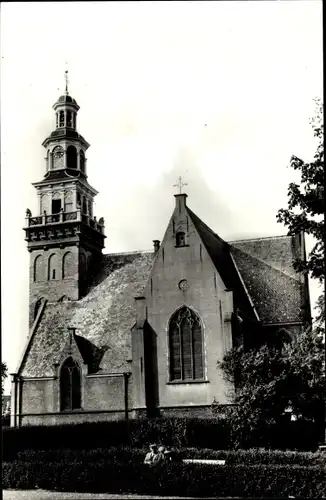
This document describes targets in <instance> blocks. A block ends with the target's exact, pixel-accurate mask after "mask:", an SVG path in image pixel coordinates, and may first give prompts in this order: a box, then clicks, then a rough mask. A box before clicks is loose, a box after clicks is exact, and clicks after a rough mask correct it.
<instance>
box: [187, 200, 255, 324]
mask: <svg viewBox="0 0 326 500" xmlns="http://www.w3.org/2000/svg"><path fill="white" fill-rule="evenodd" d="M187 211H188V214H189V216H190V218H191V220H192V222H193V223H194V225H195V228H196V230H197V232H198V234H199V236H200V238H201V240H202V242H203V244H204V245H205V247H206V250H207V252H208V253H209V255H210V257H211V259H212V261H213V263H214V265H215V267H216V269H217V271H218V272H219V274H220V276H221V278H222V280H223V282H224V284H225V286H226V287H227V288H228V289H232V290H233V292H234V297H235V301H236V302H237V304H238V306H239V307H240V308H241V311H242V313H244V314H245V315H246V316H247V317H248V318H250V319H252V320H253V321H256V320H257V318H256V316H255V313H254V311H253V308H252V305H251V303H250V298H249V297H248V295H247V292H246V290H245V288H244V286H243V284H242V282H241V278H240V276H239V274H238V271H237V269H236V267H235V265H234V263H233V261H232V258H231V255H230V250H229V245H228V243H227V242H225V241H224V240H222V238H220V237H219V236H218V235H217V234H216V233H214V232H213V231H212V230H211V229H210V228H209V227H208V226H207V225H206V224H205V223H204V222H203V221H202V220H201V219H199V217H197V215H196V214H194V212H192V211H191V210H190V208H188V207H187Z"/></svg>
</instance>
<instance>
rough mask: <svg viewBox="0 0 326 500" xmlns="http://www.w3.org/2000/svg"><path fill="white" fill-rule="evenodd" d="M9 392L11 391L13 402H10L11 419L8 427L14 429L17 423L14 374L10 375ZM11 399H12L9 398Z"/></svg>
mask: <svg viewBox="0 0 326 500" xmlns="http://www.w3.org/2000/svg"><path fill="white" fill-rule="evenodd" d="M11 376H12V379H11V390H12V391H13V394H12V396H13V401H11V403H14V404H11V418H10V427H16V423H17V376H16V373H11ZM11 399H12V398H11Z"/></svg>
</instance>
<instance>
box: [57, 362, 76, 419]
mask: <svg viewBox="0 0 326 500" xmlns="http://www.w3.org/2000/svg"><path fill="white" fill-rule="evenodd" d="M80 408H81V377H80V369H79V366H78V365H77V363H75V361H74V360H73V359H72V358H71V357H69V358H68V359H67V360H66V361H65V362H64V364H63V365H62V368H61V373H60V409H61V411H65V410H66V411H67V410H70V411H71V410H77V409H80Z"/></svg>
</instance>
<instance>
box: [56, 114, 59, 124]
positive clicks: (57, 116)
mask: <svg viewBox="0 0 326 500" xmlns="http://www.w3.org/2000/svg"><path fill="white" fill-rule="evenodd" d="M55 126H56V128H58V127H59V113H56V114H55Z"/></svg>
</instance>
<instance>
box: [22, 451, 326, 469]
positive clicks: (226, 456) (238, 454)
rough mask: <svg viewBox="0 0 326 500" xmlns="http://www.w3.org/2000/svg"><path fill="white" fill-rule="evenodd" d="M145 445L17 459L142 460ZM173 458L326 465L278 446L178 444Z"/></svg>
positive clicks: (323, 459)
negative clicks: (226, 447)
mask: <svg viewBox="0 0 326 500" xmlns="http://www.w3.org/2000/svg"><path fill="white" fill-rule="evenodd" d="M147 451H148V449H146V448H143V449H139V448H132V447H119V448H115V447H113V448H97V449H94V450H69V449H66V448H64V449H61V450H24V451H21V452H19V453H18V460H20V461H23V462H40V461H43V462H44V463H46V462H60V461H61V460H65V461H83V462H85V463H87V462H94V461H97V460H106V461H110V462H112V461H113V462H115V461H119V462H121V463H124V462H125V461H130V460H133V461H134V462H135V463H139V464H141V463H142V462H143V460H144V457H145V454H146V453H147ZM173 452H174V453H173V454H174V457H175V459H176V461H181V460H182V459H189V458H202V459H215V460H225V461H226V463H227V465H235V464H237V465H240V464H242V465H262V464H265V465H302V466H312V465H322V466H324V467H326V454H325V453H321V452H319V453H312V452H295V451H278V450H260V449H258V450H257V449H251V450H234V451H233V450H224V451H222V450H221V451H217V450H211V449H208V448H204V449H200V448H199V449H198V448H177V449H175V450H173Z"/></svg>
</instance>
